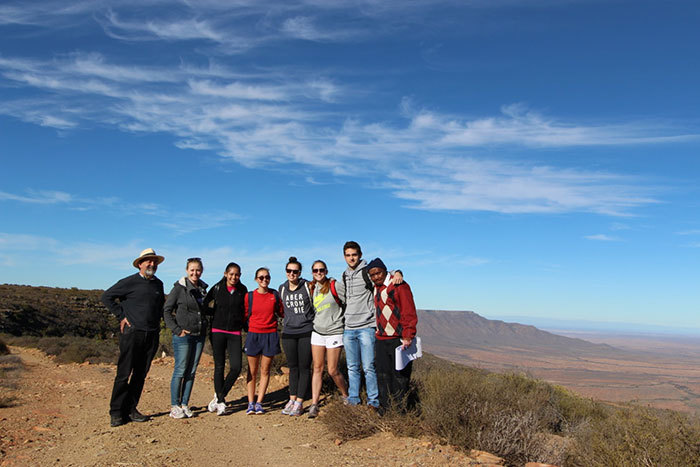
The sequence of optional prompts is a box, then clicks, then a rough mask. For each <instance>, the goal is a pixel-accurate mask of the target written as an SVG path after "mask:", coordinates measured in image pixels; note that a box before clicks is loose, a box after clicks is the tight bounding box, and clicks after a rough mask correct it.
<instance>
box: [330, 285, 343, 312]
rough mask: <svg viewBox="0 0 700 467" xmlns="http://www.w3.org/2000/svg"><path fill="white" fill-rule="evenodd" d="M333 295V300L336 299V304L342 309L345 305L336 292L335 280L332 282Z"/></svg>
mask: <svg viewBox="0 0 700 467" xmlns="http://www.w3.org/2000/svg"><path fill="white" fill-rule="evenodd" d="M331 295H333V298H335V301H336V303H337V304H338V305H339V306H340V307H341V308H342V307H343V303H342V302H341V301H340V297H339V296H338V291H337V290H335V280H332V281H331Z"/></svg>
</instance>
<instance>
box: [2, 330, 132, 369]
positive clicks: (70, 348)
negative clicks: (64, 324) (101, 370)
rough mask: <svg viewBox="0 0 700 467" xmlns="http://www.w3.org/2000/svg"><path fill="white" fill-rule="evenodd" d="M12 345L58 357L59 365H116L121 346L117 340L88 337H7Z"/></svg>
mask: <svg viewBox="0 0 700 467" xmlns="http://www.w3.org/2000/svg"><path fill="white" fill-rule="evenodd" d="M5 338H6V339H7V341H8V342H9V343H10V344H12V345H18V346H22V347H34V348H37V349H39V350H41V351H43V352H44V353H46V354H47V355H53V356H55V357H56V361H57V362H59V363H72V362H73V363H83V362H90V363H116V362H117V358H118V355H119V346H118V343H117V340H116V339H90V338H87V337H73V336H63V337H37V336H19V337H15V336H6V337H5Z"/></svg>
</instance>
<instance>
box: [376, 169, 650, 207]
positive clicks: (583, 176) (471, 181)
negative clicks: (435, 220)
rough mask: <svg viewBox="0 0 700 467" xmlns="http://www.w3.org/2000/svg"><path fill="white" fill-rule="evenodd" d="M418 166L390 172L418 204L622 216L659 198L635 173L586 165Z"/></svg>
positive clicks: (397, 187)
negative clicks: (642, 186) (645, 190)
mask: <svg viewBox="0 0 700 467" xmlns="http://www.w3.org/2000/svg"><path fill="white" fill-rule="evenodd" d="M417 170H418V169H417ZM419 170H420V173H421V176H420V177H418V176H415V172H405V171H399V170H397V171H394V172H390V173H389V177H390V178H391V179H393V180H394V181H393V182H391V183H390V184H389V186H390V187H391V188H392V189H393V190H394V194H395V195H396V196H397V197H399V198H401V199H406V200H410V201H413V202H415V204H412V205H409V206H410V207H414V208H418V209H427V210H454V211H493V212H502V213H562V212H595V213H599V214H607V215H618V216H619V215H625V214H626V213H627V212H628V211H629V209H630V208H633V207H638V206H643V205H646V204H650V203H655V202H656V200H654V199H653V198H651V197H648V196H640V194H639V193H640V191H641V190H640V189H639V187H638V186H637V184H636V183H635V181H634V180H633V179H631V178H628V177H624V176H619V175H614V174H607V173H597V172H590V171H585V170H572V169H557V168H553V167H547V166H534V167H533V166H526V165H523V164H514V163H507V162H497V161H483V160H477V159H469V158H458V157H436V156H434V157H427V158H425V159H424V160H423V161H421V165H420V168H419Z"/></svg>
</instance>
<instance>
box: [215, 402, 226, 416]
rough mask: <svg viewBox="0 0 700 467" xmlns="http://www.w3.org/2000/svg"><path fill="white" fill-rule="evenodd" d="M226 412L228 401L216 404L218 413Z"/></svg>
mask: <svg viewBox="0 0 700 467" xmlns="http://www.w3.org/2000/svg"><path fill="white" fill-rule="evenodd" d="M225 413H226V402H218V403H217V404H216V415H224V414H225Z"/></svg>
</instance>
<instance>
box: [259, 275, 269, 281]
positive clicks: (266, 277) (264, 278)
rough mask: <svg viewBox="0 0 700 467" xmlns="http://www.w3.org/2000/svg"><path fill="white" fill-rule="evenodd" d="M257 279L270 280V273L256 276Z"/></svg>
mask: <svg viewBox="0 0 700 467" xmlns="http://www.w3.org/2000/svg"><path fill="white" fill-rule="evenodd" d="M258 280H259V281H269V280H270V275H269V274H268V275H267V276H258Z"/></svg>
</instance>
